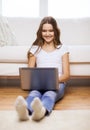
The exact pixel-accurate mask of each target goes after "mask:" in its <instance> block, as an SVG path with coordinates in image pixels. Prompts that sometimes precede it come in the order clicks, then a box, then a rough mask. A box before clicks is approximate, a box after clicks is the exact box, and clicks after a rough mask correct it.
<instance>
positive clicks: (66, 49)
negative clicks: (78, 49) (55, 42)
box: [58, 44, 69, 53]
mask: <svg viewBox="0 0 90 130" xmlns="http://www.w3.org/2000/svg"><path fill="white" fill-rule="evenodd" d="M58 48H59V50H60V52H62V53H67V52H69V50H68V46H67V45H65V44H62V45H59V46H58Z"/></svg>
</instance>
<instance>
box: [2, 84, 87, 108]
mask: <svg viewBox="0 0 90 130" xmlns="http://www.w3.org/2000/svg"><path fill="white" fill-rule="evenodd" d="M28 93H29V92H28V91H24V90H21V89H20V87H19V86H0V110H14V102H15V99H16V97H17V96H18V95H22V96H24V97H26V96H27V95H28ZM54 109H55V110H72V109H73V110H75V109H90V86H68V87H67V88H66V92H65V96H64V98H63V99H62V100H60V101H59V102H57V103H56V105H55V107H54Z"/></svg>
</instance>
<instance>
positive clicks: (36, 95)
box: [15, 17, 70, 120]
mask: <svg viewBox="0 0 90 130" xmlns="http://www.w3.org/2000/svg"><path fill="white" fill-rule="evenodd" d="M28 66H29V67H55V68H58V72H59V74H58V75H59V77H58V82H59V90H58V91H45V92H42V91H37V90H32V91H30V93H29V95H28V97H27V98H26V100H25V99H24V98H23V97H22V96H18V97H17V99H16V102H15V108H16V111H17V113H18V116H19V119H20V120H28V119H29V115H31V117H32V119H33V120H40V119H42V118H43V117H45V115H47V114H49V113H51V111H52V110H53V108H54V105H55V103H56V102H57V101H58V100H60V99H61V98H62V97H63V96H64V91H65V82H66V81H67V80H68V79H69V74H70V71H69V53H68V50H67V47H66V46H65V45H63V44H62V43H61V41H60V30H59V28H58V26H57V22H56V20H55V19H54V18H53V17H45V18H43V19H42V21H41V23H40V26H39V29H38V31H37V38H36V40H35V41H34V43H33V44H32V47H31V48H30V50H29V52H28Z"/></svg>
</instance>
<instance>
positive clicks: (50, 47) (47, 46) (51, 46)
mask: <svg viewBox="0 0 90 130" xmlns="http://www.w3.org/2000/svg"><path fill="white" fill-rule="evenodd" d="M42 49H43V50H45V51H47V52H51V51H54V50H55V49H56V48H55V46H54V44H53V42H52V43H50V44H47V43H44V45H43V46H42Z"/></svg>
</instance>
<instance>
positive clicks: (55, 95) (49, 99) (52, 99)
mask: <svg viewBox="0 0 90 130" xmlns="http://www.w3.org/2000/svg"><path fill="white" fill-rule="evenodd" d="M65 86H66V85H65V84H64V83H60V85H59V90H57V91H45V92H40V91H37V90H33V91H30V93H29V95H28V97H27V98H26V102H27V104H28V106H27V107H28V110H29V112H30V114H31V113H32V112H33V110H32V108H31V102H32V101H33V99H34V98H35V97H38V98H39V99H40V100H41V102H42V104H43V106H44V107H45V108H46V110H47V113H48V114H49V113H50V112H51V111H52V110H53V107H54V105H55V103H56V102H57V101H58V100H60V99H61V98H62V97H63V96H64V92H65Z"/></svg>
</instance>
